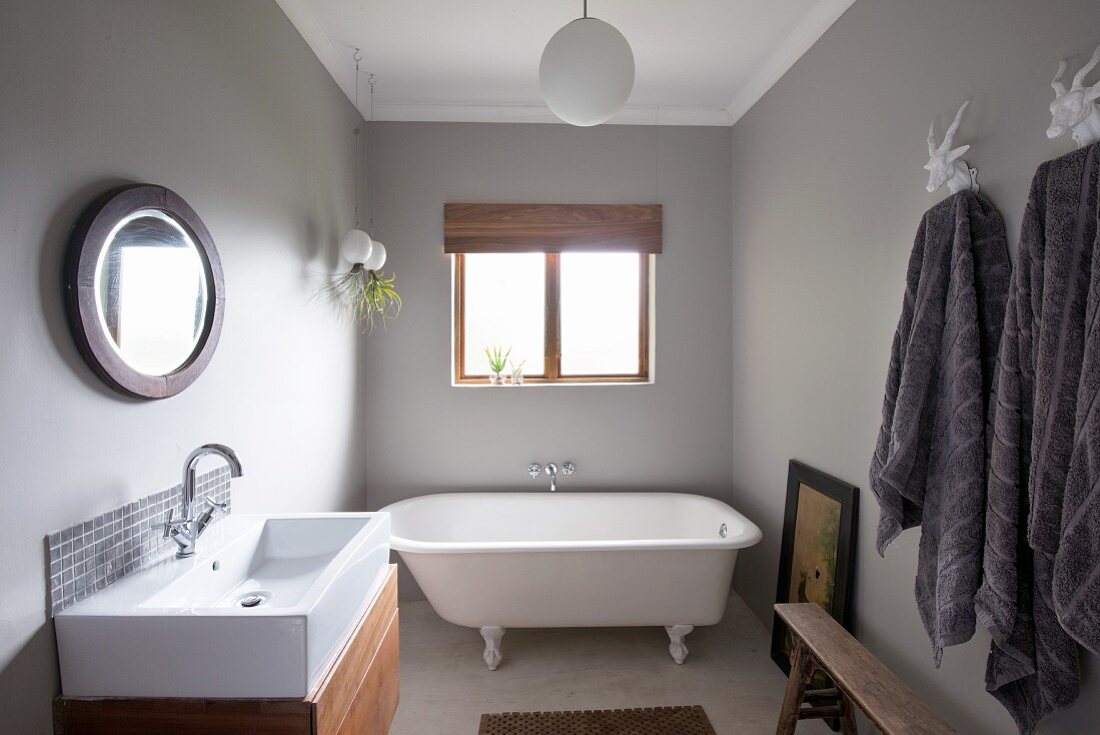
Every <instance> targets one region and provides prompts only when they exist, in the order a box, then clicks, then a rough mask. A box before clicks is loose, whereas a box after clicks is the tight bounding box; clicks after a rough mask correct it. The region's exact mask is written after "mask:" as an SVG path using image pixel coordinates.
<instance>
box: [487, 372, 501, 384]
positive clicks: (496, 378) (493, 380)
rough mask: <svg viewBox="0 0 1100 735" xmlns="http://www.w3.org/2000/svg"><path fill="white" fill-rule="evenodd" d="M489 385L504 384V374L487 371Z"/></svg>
mask: <svg viewBox="0 0 1100 735" xmlns="http://www.w3.org/2000/svg"><path fill="white" fill-rule="evenodd" d="M489 385H504V376H503V375H501V374H500V373H489Z"/></svg>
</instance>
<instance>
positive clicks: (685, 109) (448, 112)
mask: <svg viewBox="0 0 1100 735" xmlns="http://www.w3.org/2000/svg"><path fill="white" fill-rule="evenodd" d="M853 1H854V0H661V1H658V0H590V2H589V4H588V13H589V15H590V16H592V17H596V18H600V19H602V20H606V21H607V22H608V23H611V24H612V25H614V26H615V27H617V28H618V29H619V30H620V31H622V33H623V35H625V36H626V38H627V40H628V41H629V42H630V45H631V47H632V48H633V50H634V57H635V62H636V66H637V71H636V74H635V83H634V91H633V93H632V94H631V96H630V100H629V102H628V103H627V106H626V108H625V109H624V110H623V111H622V112H621V113H620V114H619V115H617V116H616V117H615V118H613V119H612V121H611V122H614V123H638V124H653V123H658V124H662V125H731V124H733V123H734V122H736V120H737V119H738V118H740V117H741V115H743V114H744V113H745V112H747V111H748V109H749V108H750V107H752V106H753V105H754V104H755V103H756V101H757V100H759V99H760V97H762V96H763V94H764V93H765V92H766V91H767V90H768V89H769V88H770V87H771V86H772V85H773V84H775V83H776V82H777V81H778V80H779V78H780V77H781V76H783V74H784V73H785V72H786V71H787V70H788V69H789V68H790V67H791V66H792V65H793V64H794V62H795V61H797V60H798V59H799V57H801V56H802V54H804V53H805V52H806V51H807V49H809V48H810V46H812V45H813V44H814V42H815V41H817V39H818V38H820V37H821V35H822V34H823V33H824V32H825V31H826V30H828V28H829V26H831V25H832V24H833V22H834V21H835V20H836V19H837V18H839V17H840V16H841V14H843V13H844V11H845V10H847V9H848V7H849V6H850V5H851V4H852V2H853ZM277 2H278V3H279V6H280V7H282V9H283V12H284V13H286V15H287V17H288V18H290V21H291V22H292V23H293V24H294V26H295V27H296V28H297V29H298V31H299V32H300V33H301V34H302V37H303V38H305V40H306V42H307V43H308V44H309V45H310V47H311V48H312V49H313V51H314V53H316V54H317V57H318V58H319V59H320V60H321V62H322V63H323V64H324V65H325V68H327V69H328V71H329V73H330V74H331V75H332V77H333V78H334V79H335V80H336V81H337V83H338V84H339V85H340V86H341V88H343V90H344V92H345V93H346V94H347V95H348V98H349V99H352V98H353V97H354V93H355V62H354V61H353V60H352V53H353V49H355V48H356V47H358V48H360V49H362V63H361V64H360V68H361V70H362V74H361V77H360V94H359V102H360V104H359V109H360V111H361V112H362V113H363V115H364V117H368V116H369V112H370V111H369V109H368V99H367V98H368V95H367V91H368V87H367V83H366V82H367V74H368V73H373V74H374V75H375V77H376V84H375V94H374V119H375V120H444V121H476V122H555V121H557V118H555V117H554V116H553V114H552V113H551V112H550V111H549V109H547V108H546V106H545V105H544V104H543V103H542V100H541V95H540V94H539V87H538V66H539V57H540V56H541V54H542V49H543V47H544V46H545V45H546V42H547V41H548V40H549V39H550V36H552V35H553V34H554V33H555V32H556V31H557V30H558V28H560V27H561V26H563V25H565V24H566V23H568V22H569V21H570V20H573V19H574V18H577V17H579V16H580V15H581V6H582V0H468V1H467V2H459V0H277Z"/></svg>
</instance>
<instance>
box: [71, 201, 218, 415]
mask: <svg viewBox="0 0 1100 735" xmlns="http://www.w3.org/2000/svg"><path fill="white" fill-rule="evenodd" d="M141 209H156V210H159V211H161V212H164V213H165V214H167V215H169V216H170V217H172V218H173V219H174V220H176V222H178V223H179V224H180V225H181V226H182V227H183V228H184V229H185V230H187V232H188V234H189V235H191V239H192V240H193V241H194V243H195V246H196V247H197V248H198V251H199V254H200V256H201V257H202V259H203V265H204V266H205V268H204V270H205V271H206V279H207V293H208V294H210V297H209V301H208V303H209V308H207V310H206V319H205V323H204V325H203V330H202V335H201V336H200V337H199V341H198V344H197V345H196V346H195V349H194V351H193V352H192V353H191V356H190V357H189V358H188V359H187V361H186V362H184V363H183V365H181V366H180V367H179V368H177V369H176V370H174V371H172V372H171V373H168V374H167V375H145V374H144V373H139V372H138V371H137V370H134V369H133V368H132V367H130V366H129V365H128V364H127V363H126V362H125V361H124V360H123V359H122V357H121V356H120V355H119V354H118V352H117V351H116V350H115V348H114V345H112V344H111V341H110V338H109V337H108V336H107V334H106V333H105V332H104V330H103V328H102V327H101V326H100V323H99V309H98V306H97V304H96V294H95V279H96V266H97V264H98V262H99V255H100V253H101V252H102V251H103V248H105V247H106V246H107V244H108V243H107V238H108V237H109V236H110V234H111V231H112V230H113V229H114V227H115V225H116V224H117V223H118V222H119V220H121V219H123V218H124V217H127V216H128V215H130V214H132V213H134V212H136V211H138V210H141ZM64 294H65V306H66V311H67V312H68V316H69V327H70V328H71V329H72V333H73V338H74V339H75V340H76V345H77V347H78V348H79V349H80V354H81V356H83V358H84V361H85V362H87V363H88V366H89V367H91V369H92V371H93V372H95V374H96V375H98V376H99V377H100V378H101V379H102V380H103V381H104V382H105V383H107V385H109V386H110V387H112V388H114V389H115V390H117V391H118V392H120V393H123V394H125V395H128V396H131V397H134V398H146V399H152V398H167V397H169V396H174V395H176V394H177V393H179V392H180V391H182V390H184V389H185V388H187V387H188V386H189V385H191V384H192V383H194V382H195V380H196V378H198V377H199V375H201V374H202V372H203V370H205V369H206V366H207V365H208V364H209V363H210V358H212V357H213V356H214V350H215V349H216V348H217V346H218V338H219V337H220V336H221V329H222V319H223V317H224V315H225V279H224V277H223V274H222V263H221V259H220V258H219V257H218V251H217V249H216V248H215V247H214V239H213V238H212V237H211V236H210V231H209V230H207V229H206V225H204V224H203V222H202V220H201V219H199V216H198V215H197V214H196V213H195V210H193V209H192V208H191V206H190V205H189V204H188V203H187V202H185V201H184V200H183V198H182V197H180V196H179V195H178V194H176V193H175V192H173V191H172V190H170V189H167V188H165V187H163V186H156V185H154V184H130V185H127V186H120V187H118V188H115V189H111V190H110V191H108V192H105V193H104V194H103V195H102V196H100V197H98V198H97V199H96V200H95V201H94V202H92V203H91V205H89V207H88V208H87V209H86V210H84V213H83V214H82V215H81V217H80V219H79V220H78V221H77V223H76V226H75V227H74V228H73V232H72V236H71V237H70V239H69V250H68V255H67V257H66V260H65V273H64Z"/></svg>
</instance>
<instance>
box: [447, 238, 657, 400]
mask: <svg viewBox="0 0 1100 735" xmlns="http://www.w3.org/2000/svg"><path fill="white" fill-rule="evenodd" d="M454 257H455V379H456V382H459V383H464V382H475V383H483V382H485V380H486V378H487V376H488V374H489V364H488V361H487V359H486V356H485V348H486V347H487V346H490V345H493V346H495V345H499V346H501V347H503V348H504V349H507V348H509V347H510V348H511V356H510V359H511V362H512V363H513V364H514V365H522V366H523V373H524V380H525V381H531V382H570V383H594V382H643V381H647V380H648V379H649V369H648V367H649V339H648V334H649V258H650V256H649V255H647V254H644V253H601V252H578V253H568V252H567V253H466V254H456V255H455V256H454Z"/></svg>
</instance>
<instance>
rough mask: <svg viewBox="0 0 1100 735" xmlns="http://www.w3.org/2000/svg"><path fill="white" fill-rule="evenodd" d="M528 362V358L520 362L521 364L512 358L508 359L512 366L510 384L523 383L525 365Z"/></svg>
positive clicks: (509, 364)
mask: <svg viewBox="0 0 1100 735" xmlns="http://www.w3.org/2000/svg"><path fill="white" fill-rule="evenodd" d="M526 363H527V361H526V360H523V361H522V362H520V364H519V365H517V364H515V363H514V362H512V361H511V360H509V361H508V366H509V367H510V368H511V374H510V375H509V376H508V377H509V383H510V385H523V366H524V365H525V364H526Z"/></svg>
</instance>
